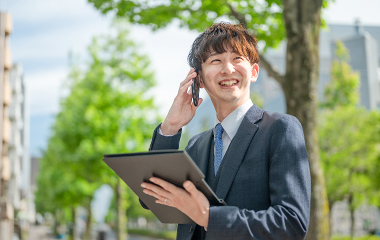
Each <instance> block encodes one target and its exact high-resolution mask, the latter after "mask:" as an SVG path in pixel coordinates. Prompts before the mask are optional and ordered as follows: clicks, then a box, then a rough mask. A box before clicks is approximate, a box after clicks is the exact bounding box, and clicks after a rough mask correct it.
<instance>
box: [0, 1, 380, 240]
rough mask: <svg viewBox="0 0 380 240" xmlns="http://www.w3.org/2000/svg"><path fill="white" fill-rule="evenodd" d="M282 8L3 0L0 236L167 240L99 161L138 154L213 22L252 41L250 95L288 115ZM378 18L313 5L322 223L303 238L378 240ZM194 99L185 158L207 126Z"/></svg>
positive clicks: (345, 7) (203, 109) (374, 9)
mask: <svg viewBox="0 0 380 240" xmlns="http://www.w3.org/2000/svg"><path fill="white" fill-rule="evenodd" d="M285 4H286V3H285V1H283V2H282V1H279V0H278V1H269V0H267V1H265V0H252V1H243V0H239V1H232V0H231V1H219V0H218V1H209V0H194V1H176V0H167V1H154V0H151V1H138V0H135V1H114V0H88V1H85V0H80V1H78V0H66V1H48V0H38V1H25V0H8V1H7V0H1V1H0V11H1V18H0V23H1V28H0V86H1V91H0V113H1V114H2V116H1V117H0V126H2V127H1V128H0V137H1V150H0V155H1V161H0V180H1V184H0V240H10V239H12V240H14V239H31V240H34V239H54V238H58V239H127V238H128V237H129V239H149V238H148V237H150V238H151V239H155V238H160V239H175V229H176V226H175V225H172V224H161V223H159V222H158V221H157V219H156V218H155V217H154V215H152V214H151V213H150V212H149V211H145V210H143V209H142V208H141V206H140V204H139V202H138V199H136V197H135V195H134V194H133V192H131V190H130V189H128V187H127V186H126V185H125V184H124V183H123V182H120V180H119V179H118V178H117V177H116V175H115V174H114V172H113V171H112V170H109V169H108V167H107V166H106V165H105V164H104V163H103V162H102V156H103V154H107V153H121V152H139V151H147V150H148V147H149V143H150V138H151V135H152V133H153V129H154V128H155V127H156V125H157V124H158V123H160V122H161V121H162V120H163V119H164V117H165V115H166V113H167V111H168V110H169V108H170V106H171V103H172V101H173V99H174V97H175V96H176V93H177V90H178V87H179V83H180V82H181V81H182V80H183V79H184V78H185V76H186V74H187V72H188V71H189V66H188V64H187V54H188V51H189V49H190V47H191V44H192V42H193V41H194V39H195V38H196V36H197V35H198V34H199V32H202V31H203V30H204V29H205V28H206V27H208V26H210V25H211V23H212V22H220V21H227V22H233V23H241V24H243V25H244V24H246V26H247V28H248V29H249V31H251V32H252V33H254V34H256V35H257V37H258V40H259V50H260V52H261V54H262V56H263V60H264V61H263V63H262V64H260V75H259V78H258V81H257V82H255V83H253V84H252V85H251V92H252V100H253V101H254V103H256V104H257V105H259V106H260V107H261V108H263V109H264V110H268V111H277V112H282V113H286V112H289V111H287V107H286V106H287V104H286V98H285V96H284V92H283V90H282V89H283V88H282V87H281V85H280V84H279V83H278V81H276V77H273V75H272V74H273V73H279V74H282V75H284V74H285V73H286V66H287V64H289V63H287V62H286V49H287V48H286V44H287V41H286V40H287V39H286V36H287V35H286V29H285V28H284V20H283V5H285ZM379 9H380V1H374V0H362V1H360V3H359V2H358V1H354V0H335V1H331V0H330V1H323V4H322V9H321V13H320V16H321V19H322V25H321V26H316V28H317V29H319V36H318V38H319V45H315V47H317V48H318V49H317V51H318V52H319V65H316V66H314V67H315V68H316V69H317V72H318V75H319V77H318V82H315V84H316V89H315V91H316V94H317V96H318V101H319V102H318V105H317V107H316V108H317V109H316V111H317V112H318V117H316V118H317V119H316V121H317V122H318V128H315V131H316V132H317V133H318V137H319V141H318V144H316V145H315V147H316V148H317V149H318V151H319V157H318V162H317V165H320V170H321V173H323V174H322V179H323V181H322V183H321V184H320V185H318V186H319V188H322V189H323V190H322V192H324V194H322V195H321V196H320V198H321V199H325V200H326V203H325V204H324V205H323V207H321V208H319V209H318V208H317V209H315V210H312V215H313V214H314V215H319V214H321V215H324V216H326V218H325V219H323V217H321V218H320V220H318V221H317V222H318V224H320V227H316V229H317V230H316V231H315V232H320V234H319V233H316V235H309V236H308V239H380V210H379V209H380V208H379V207H380V170H379V169H380V137H379V136H380V113H379V111H380V17H379V14H378V12H379ZM298 10H299V11H301V9H298ZM241 16H242V17H243V18H241ZM239 17H240V18H239ZM242 19H243V20H242ZM264 65H265V66H264ZM268 65H270V66H273V67H274V68H275V71H274V72H271V71H270V68H268ZM268 70H269V71H268ZM305 91H306V90H305ZM201 97H203V99H204V102H203V103H202V105H201V106H200V107H199V109H198V110H197V114H196V116H195V117H194V119H193V120H192V121H191V122H190V123H189V125H188V126H186V127H185V129H184V134H183V137H182V139H181V148H182V149H183V148H184V146H186V143H187V141H188V139H189V138H190V137H191V136H193V135H195V134H197V133H199V132H201V131H203V130H205V129H208V128H210V127H212V124H213V122H214V119H215V111H214V109H213V106H212V103H211V101H210V99H209V98H208V96H207V94H206V93H205V91H201ZM300 107H301V106H300ZM312 110H313V109H310V111H312ZM301 122H302V121H301ZM303 127H304V129H305V126H303ZM307 138H308V137H307V136H306V139H307ZM317 145H318V146H317ZM308 151H309V149H308ZM313 161H314V160H313ZM314 187H315V186H314ZM317 219H318V218H317ZM318 224H317V225H318ZM142 236H145V237H146V238H143V237H142ZM321 236H322V237H321Z"/></svg>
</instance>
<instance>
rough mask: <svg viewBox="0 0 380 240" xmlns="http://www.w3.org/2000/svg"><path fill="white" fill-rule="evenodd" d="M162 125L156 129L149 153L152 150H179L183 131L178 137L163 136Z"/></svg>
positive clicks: (179, 132)
mask: <svg viewBox="0 0 380 240" xmlns="http://www.w3.org/2000/svg"><path fill="white" fill-rule="evenodd" d="M160 127H161V124H160V125H158V126H157V127H156V129H154V132H153V137H152V141H151V143H150V147H149V151H151V150H169V149H176V150H177V149H178V148H179V141H180V140H181V134H182V129H181V130H179V131H178V133H177V134H176V135H173V136H163V135H161V134H159V132H158V130H159V129H160Z"/></svg>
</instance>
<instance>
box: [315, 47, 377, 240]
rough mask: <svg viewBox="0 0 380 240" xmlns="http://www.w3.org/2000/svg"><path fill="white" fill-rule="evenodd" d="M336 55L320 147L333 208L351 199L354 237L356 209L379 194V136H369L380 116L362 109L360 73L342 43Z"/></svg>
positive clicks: (322, 116) (325, 108)
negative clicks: (376, 178) (376, 167)
mask: <svg viewBox="0 0 380 240" xmlns="http://www.w3.org/2000/svg"><path fill="white" fill-rule="evenodd" d="M335 54H336V56H337V59H335V60H334V61H333V64H332V70H331V82H330V83H329V85H328V86H327V87H326V90H325V101H324V102H323V103H322V104H321V106H322V113H321V115H320V122H321V123H320V127H319V134H320V142H319V146H320V149H321V159H322V163H323V169H324V174H325V178H326V185H327V193H328V199H329V203H330V204H329V205H330V207H332V206H333V204H334V203H335V202H336V201H340V200H343V199H347V200H348V203H349V208H350V216H351V236H353V233H354V232H353V231H354V222H355V219H354V216H355V215H354V211H355V209H356V208H357V207H358V206H360V205H361V204H363V203H364V201H367V202H371V201H373V200H374V198H373V195H374V193H376V191H377V192H378V190H376V187H375V186H374V184H373V181H372V180H371V173H372V172H373V170H372V169H373V165H374V164H375V161H376V158H377V157H378V156H379V149H378V148H379V137H378V136H379V134H369V133H371V132H373V130H375V129H376V127H377V128H378V125H379V113H378V112H370V111H368V110H366V109H364V108H362V107H359V106H358V100H359V74H358V73H356V72H353V71H352V70H351V67H350V66H349V65H348V63H347V61H348V60H349V56H348V51H347V49H346V48H345V46H344V45H343V43H342V42H337V43H336V52H335Z"/></svg>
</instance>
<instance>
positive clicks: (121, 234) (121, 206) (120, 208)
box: [115, 178, 127, 240]
mask: <svg viewBox="0 0 380 240" xmlns="http://www.w3.org/2000/svg"><path fill="white" fill-rule="evenodd" d="M115 195H116V215H117V216H116V235H117V240H125V239H127V234H126V227H127V225H126V224H127V221H126V220H127V219H126V210H127V209H126V207H125V206H126V199H125V197H124V196H125V193H124V192H123V187H122V185H121V180H120V178H119V179H118V181H117V185H116V191H115Z"/></svg>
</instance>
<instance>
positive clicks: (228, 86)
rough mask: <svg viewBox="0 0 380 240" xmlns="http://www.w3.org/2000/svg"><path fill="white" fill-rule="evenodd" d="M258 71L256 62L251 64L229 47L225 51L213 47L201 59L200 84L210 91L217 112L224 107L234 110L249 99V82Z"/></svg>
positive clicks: (255, 77)
mask: <svg viewBox="0 0 380 240" xmlns="http://www.w3.org/2000/svg"><path fill="white" fill-rule="evenodd" d="M258 73H259V66H258V65H257V64H256V63H254V64H251V63H250V61H249V60H248V59H247V58H246V57H244V56H241V55H239V53H236V52H233V51H232V48H231V47H227V48H226V52H222V53H217V52H212V51H211V54H210V56H209V57H208V58H207V59H206V60H205V61H204V62H203V63H202V70H201V71H200V77H201V85H200V86H201V87H202V88H204V89H205V90H206V91H207V93H208V95H209V96H210V99H211V101H212V103H213V104H214V107H215V110H216V111H217V113H218V112H220V111H223V110H224V109H226V111H233V110H234V109H236V108H237V107H239V106H240V105H242V104H243V103H245V102H246V101H247V100H248V99H249V97H250V84H251V82H255V81H256V79H257V76H258ZM227 109H228V110H227ZM218 116H219V115H218Z"/></svg>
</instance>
